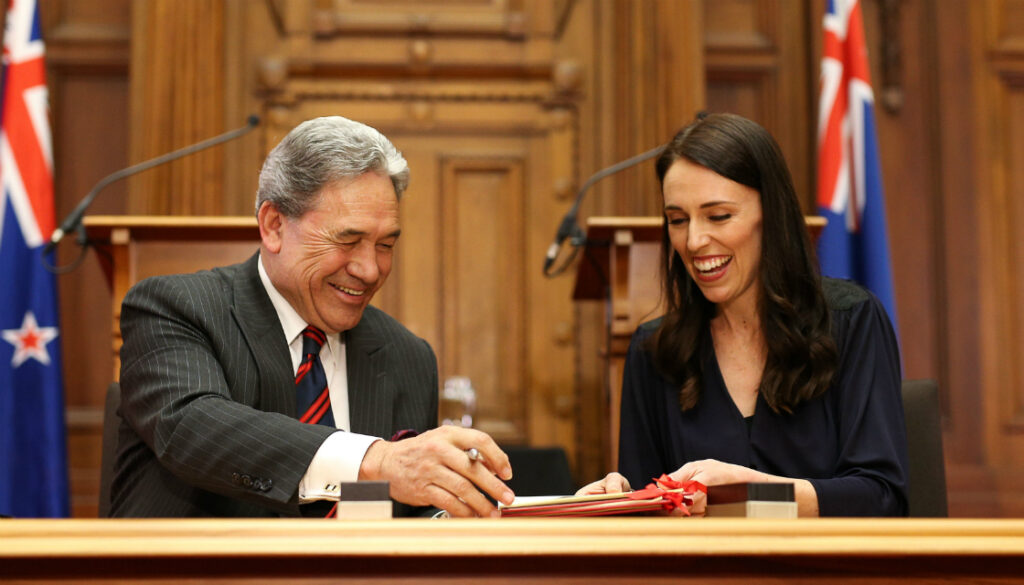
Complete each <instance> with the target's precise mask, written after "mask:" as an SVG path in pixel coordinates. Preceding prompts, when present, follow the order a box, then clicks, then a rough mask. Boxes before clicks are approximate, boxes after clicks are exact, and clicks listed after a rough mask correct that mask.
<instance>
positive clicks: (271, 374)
mask: <svg viewBox="0 0 1024 585" xmlns="http://www.w3.org/2000/svg"><path fill="white" fill-rule="evenodd" d="M257 262H259V254H256V255H254V256H253V257H252V258H250V259H249V260H247V261H246V262H245V263H243V264H242V265H240V266H239V269H238V270H237V271H236V273H235V277H234V282H233V288H234V295H235V297H234V304H233V305H232V308H231V312H232V315H233V316H234V318H235V322H236V323H238V327H239V329H241V331H242V336H243V337H244V338H245V342H246V344H247V345H248V346H249V351H250V352H251V354H252V357H253V360H254V361H255V363H256V369H257V371H258V372H259V379H260V396H259V404H258V405H256V406H258V407H259V409H260V410H263V411H268V412H280V413H282V414H286V415H288V416H290V417H292V418H294V417H295V416H296V414H295V394H294V392H290V391H289V390H290V389H292V387H293V386H294V384H295V378H294V373H293V372H292V365H291V357H290V356H289V353H288V343H287V340H285V338H284V333H283V331H282V330H281V323H280V321H279V320H278V318H277V311H276V310H274V305H273V303H271V302H270V297H269V296H267V291H266V289H264V288H263V282H262V281H260V275H259V270H258V268H257V265H256V263H257Z"/></svg>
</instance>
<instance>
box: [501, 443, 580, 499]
mask: <svg viewBox="0 0 1024 585" xmlns="http://www.w3.org/2000/svg"><path fill="white" fill-rule="evenodd" d="M501 448H502V450H504V451H505V454H506V455H508V461H509V463H510V464H511V465H512V479H511V480H509V481H507V482H506V483H507V484H508V487H509V488H511V489H512V491H513V492H515V494H516V495H517V496H564V495H569V494H572V493H574V492H575V491H576V484H575V483H574V482H573V479H572V473H571V472H570V471H569V459H568V457H566V455H565V450H564V449H562V448H561V447H522V446H507V445H503V446H502V447H501Z"/></svg>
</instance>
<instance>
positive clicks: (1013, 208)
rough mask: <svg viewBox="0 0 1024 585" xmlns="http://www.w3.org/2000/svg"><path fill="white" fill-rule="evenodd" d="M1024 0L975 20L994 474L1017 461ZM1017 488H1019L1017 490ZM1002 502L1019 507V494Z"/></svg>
mask: <svg viewBox="0 0 1024 585" xmlns="http://www.w3.org/2000/svg"><path fill="white" fill-rule="evenodd" d="M1022 22H1024V2H1021V1H1019V0H1018V1H1013V0H1002V1H989V2H987V3H986V4H985V10H984V12H983V13H982V14H977V15H976V18H975V20H974V27H975V28H974V31H975V34H977V35H978V37H979V40H980V41H981V42H980V43H979V44H980V45H981V46H982V47H984V48H985V49H986V50H985V51H984V52H981V53H980V55H979V56H980V57H981V59H982V60H981V62H979V63H978V64H977V67H978V76H977V78H976V79H977V81H978V92H979V93H980V94H981V95H982V96H983V99H984V100H985V102H986V103H988V104H989V105H990V107H989V108H987V109H986V111H984V112H979V118H980V122H981V123H980V132H979V136H978V137H979V140H978V144H979V154H981V161H982V163H981V165H980V167H979V170H980V171H981V172H980V176H979V186H980V187H981V190H980V191H979V194H978V197H979V200H978V209H979V219H980V224H979V235H980V236H981V238H980V252H981V261H980V266H979V269H980V271H981V277H982V280H983V282H985V283H986V286H985V287H983V288H982V296H981V324H980V330H981V340H982V377H981V381H982V383H983V384H984V391H985V397H986V398H987V400H986V404H985V410H984V413H985V430H986V433H985V438H986V444H987V451H988V457H987V463H988V464H989V465H990V466H992V467H993V469H995V470H996V471H997V472H998V473H1002V472H1003V471H1004V470H1006V469H1009V468H1013V467H1015V466H1020V465H1021V464H1022V463H1024V390H1022V388H1024V365H1022V364H1021V360H1020V356H1022V355H1024V329H1022V325H1024V310H1022V309H1021V307H1020V304H1019V303H1018V302H1007V301H1008V300H1009V299H1020V298H1022V295H1024V244H1022V242H1021V238H1020V230H1019V226H1020V225H1021V223H1022V222H1024V202H1022V198H1021V193H1024V134H1022V132H1024V53H1022V52H1021V50H1020V49H1021V48H1024V30H1021V29H1020V28H1014V26H1013V25H1015V24H1017V25H1019V24H1020V23H1022ZM1018 494H1019V492H1018ZM1007 505H1013V506H1016V507H1017V508H1018V509H1020V510H1022V511H1024V497H1022V496H1020V495H1018V496H1016V497H1015V498H1013V501H1012V502H1007Z"/></svg>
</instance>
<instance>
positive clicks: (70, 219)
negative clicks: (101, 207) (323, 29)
mask: <svg viewBox="0 0 1024 585" xmlns="http://www.w3.org/2000/svg"><path fill="white" fill-rule="evenodd" d="M259 124H260V117H259V116H257V115H255V114H253V115H251V116H249V118H248V119H247V120H246V124H245V126H242V127H241V128H236V129H234V130H230V131H228V132H225V133H223V134H221V135H219V136H214V137H213V138H207V139H206V140H204V141H202V142H197V143H195V144H192V145H189V146H186V147H184V148H179V149H178V150H175V151H172V152H168V153H167V154H163V155H160V156H158V157H156V158H151V159H149V160H147V161H143V162H140V163H139V164H136V165H132V166H130V167H128V168H125V169H121V170H120V171H117V172H114V173H111V174H109V175H107V176H106V177H103V179H101V180H100V182H99V183H96V186H95V187H93V188H92V190H90V191H89V193H88V195H86V196H85V198H84V199H82V202H81V203H79V204H78V206H77V207H75V209H74V210H73V211H72V212H71V213H69V214H68V216H67V219H65V220H64V222H63V223H62V224H60V227H58V228H57V229H56V230H54V232H53V235H52V236H51V237H50V243H49V244H47V246H46V251H47V252H48V251H49V250H50V249H52V248H53V247H54V246H56V245H57V243H58V242H60V241H61V240H62V239H64V236H65V235H67V234H68V232H70V231H71V230H73V229H75V228H77V227H78V225H79V224H80V223H81V222H82V216H83V215H85V210H86V209H87V208H88V207H89V205H91V204H92V200H93V199H95V198H96V195H98V194H99V192H100V191H102V190H103V189H104V188H105V187H106V186H107V185H109V184H111V183H114V182H116V181H120V180H121V179H124V178H126V177H130V176H132V175H134V174H136V173H141V172H142V171H145V170H147V169H151V168H153V167H155V166H159V165H162V164H164V163H168V162H171V161H173V160H177V159H179V158H181V157H183V156H188V155H190V154H193V153H196V152H199V151H200V150H206V149H207V148H210V147H211V146H217V145H218V144H221V143H224V142H227V141H229V140H234V139H235V138H238V137H239V136H242V135H243V134H246V133H248V132H249V131H250V130H252V129H253V128H255V127H256V126H259Z"/></svg>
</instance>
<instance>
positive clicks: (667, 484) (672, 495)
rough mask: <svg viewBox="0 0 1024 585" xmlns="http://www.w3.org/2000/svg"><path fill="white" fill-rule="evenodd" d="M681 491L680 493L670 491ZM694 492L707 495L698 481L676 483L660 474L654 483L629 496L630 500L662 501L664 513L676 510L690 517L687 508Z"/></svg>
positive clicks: (704, 488) (706, 490)
mask: <svg viewBox="0 0 1024 585" xmlns="http://www.w3.org/2000/svg"><path fill="white" fill-rule="evenodd" d="M670 490H682V491H670ZM695 492H703V493H705V494H706V493H708V488H707V486H705V485H704V484H702V483H700V482H699V481H676V480H674V479H672V478H671V477H669V476H667V475H665V474H662V475H661V477H659V478H654V483H649V484H647V485H646V486H645V487H644V489H642V490H636V491H634V492H631V493H630V494H629V499H631V500H649V499H652V498H659V497H660V498H661V499H662V504H661V505H662V508H664V509H665V511H666V512H668V511H672V510H674V509H676V508H678V509H680V510H682V511H683V514H686V515H687V516H689V515H690V510H689V509H688V507H689V506H691V505H692V504H693V500H692V499H691V496H693V494H694V493H695Z"/></svg>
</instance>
